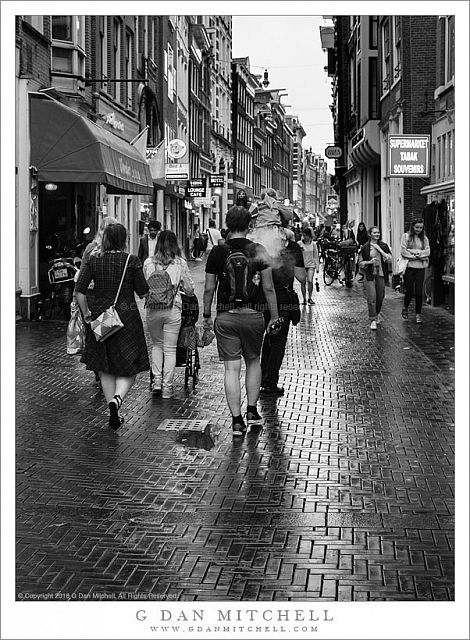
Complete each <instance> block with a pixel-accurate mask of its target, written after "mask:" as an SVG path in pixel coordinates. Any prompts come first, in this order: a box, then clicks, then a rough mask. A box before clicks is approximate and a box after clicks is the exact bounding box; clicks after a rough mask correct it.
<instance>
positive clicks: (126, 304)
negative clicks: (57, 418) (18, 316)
mask: <svg viewBox="0 0 470 640" xmlns="http://www.w3.org/2000/svg"><path fill="white" fill-rule="evenodd" d="M126 243H127V231H126V229H125V227H123V225H122V224H113V225H109V226H107V227H106V229H105V230H104V233H103V242H102V250H101V252H100V253H99V254H98V255H92V256H91V257H90V260H89V261H88V262H87V263H86V264H85V266H82V268H81V269H80V276H79V278H78V281H77V284H76V288H75V291H76V293H77V301H78V304H79V305H80V309H81V311H82V313H83V318H84V321H85V323H86V324H87V334H86V344H85V350H84V352H83V356H82V359H81V362H83V363H84V364H86V368H87V369H91V370H93V371H98V372H99V376H100V380H101V385H102V387H103V393H104V396H105V398H106V402H107V403H108V408H109V426H110V427H111V428H112V429H118V428H119V427H120V425H121V424H122V423H123V421H124V420H123V418H122V417H121V416H120V415H119V409H120V407H121V405H122V402H123V400H124V398H125V397H126V395H127V393H128V392H129V389H130V388H131V387H132V385H133V383H134V381H135V377H136V375H137V373H139V372H141V371H148V370H149V369H150V363H149V358H148V352H147V344H146V341H145V336H144V328H143V325H142V319H141V317H140V312H139V309H138V307H137V302H136V298H135V294H137V295H138V296H139V297H140V298H143V297H144V296H145V295H146V294H147V293H148V290H149V288H148V285H147V282H146V281H145V278H144V274H143V271H142V263H141V262H140V260H139V258H138V257H137V256H134V255H131V256H130V258H129V263H128V265H127V269H126V273H125V276H124V280H123V283H122V288H121V292H120V294H119V298H118V301H117V304H116V310H117V312H118V314H119V317H120V318H121V321H122V322H123V324H124V326H123V327H122V329H120V330H119V331H117V332H116V333H115V334H113V335H112V336H110V337H109V338H108V339H107V340H105V341H104V342H97V341H96V339H95V336H94V334H93V331H92V330H91V327H90V322H91V321H92V320H95V318H97V317H98V316H99V315H100V314H101V313H103V311H106V309H107V308H108V307H110V306H111V305H112V304H113V302H114V298H115V296H116V293H117V290H118V288H119V282H120V280H121V277H122V273H123V270H124V267H125V264H126V260H127V256H128V254H127V253H126V252H125V249H126ZM91 280H93V281H94V283H95V287H94V300H93V303H92V305H91V309H90V308H89V307H88V303H87V298H86V292H87V289H88V285H89V283H90V282H91Z"/></svg>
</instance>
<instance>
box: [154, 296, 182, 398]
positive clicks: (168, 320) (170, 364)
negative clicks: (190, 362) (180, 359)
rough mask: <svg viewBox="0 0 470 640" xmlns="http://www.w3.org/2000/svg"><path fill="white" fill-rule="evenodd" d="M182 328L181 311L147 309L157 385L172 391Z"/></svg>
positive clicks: (174, 309)
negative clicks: (177, 347) (177, 345)
mask: <svg viewBox="0 0 470 640" xmlns="http://www.w3.org/2000/svg"><path fill="white" fill-rule="evenodd" d="M180 326H181V311H180V310H179V309H177V308H175V307H172V308H171V309H147V328H148V330H149V333H150V337H151V338H152V343H153V346H152V373H153V375H154V376H155V384H156V385H157V386H160V385H161V384H162V383H163V388H167V389H171V387H172V386H173V378H174V375H175V367H176V344H177V342H178V335H179V330H180Z"/></svg>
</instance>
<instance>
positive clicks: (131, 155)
mask: <svg viewBox="0 0 470 640" xmlns="http://www.w3.org/2000/svg"><path fill="white" fill-rule="evenodd" d="M30 125H31V165H32V166H34V167H35V168H36V169H37V172H38V180H40V181H43V182H96V183H100V184H105V185H107V186H108V191H109V192H110V193H113V192H114V193H136V194H144V195H151V194H152V193H153V183H152V176H151V175H150V169H149V166H148V164H147V162H146V161H145V160H144V158H142V156H141V155H140V153H139V152H138V151H137V149H135V148H134V147H133V146H132V145H130V144H129V143H128V142H126V141H125V140H122V139H121V138H119V137H118V136H115V135H114V134H113V133H111V132H110V131H106V130H105V129H103V128H102V127H99V126H98V125H96V124H94V122H92V121H91V120H88V119H87V118H85V117H83V116H81V115H80V114H78V113H76V112H75V111H73V110H72V109H69V108H68V107H66V106H64V105H62V104H60V103H59V102H57V101H55V100H52V99H50V98H48V97H47V96H43V95H42V94H34V93H30Z"/></svg>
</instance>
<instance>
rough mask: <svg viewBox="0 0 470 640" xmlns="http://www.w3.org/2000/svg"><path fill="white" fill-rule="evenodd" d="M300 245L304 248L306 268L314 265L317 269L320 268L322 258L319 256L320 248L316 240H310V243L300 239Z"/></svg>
mask: <svg viewBox="0 0 470 640" xmlns="http://www.w3.org/2000/svg"><path fill="white" fill-rule="evenodd" d="M297 244H298V245H299V247H300V248H301V250H302V255H303V257H304V265H305V268H306V269H309V268H311V267H314V268H316V269H319V268H320V260H319V258H318V249H317V245H316V243H315V241H314V240H312V242H310V244H307V243H304V241H303V240H299V241H298V242H297Z"/></svg>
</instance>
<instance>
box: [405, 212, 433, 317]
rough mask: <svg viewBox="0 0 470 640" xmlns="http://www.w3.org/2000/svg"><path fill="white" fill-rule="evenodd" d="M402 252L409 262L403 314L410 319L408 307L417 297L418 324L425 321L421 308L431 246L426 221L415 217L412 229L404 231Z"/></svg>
mask: <svg viewBox="0 0 470 640" xmlns="http://www.w3.org/2000/svg"><path fill="white" fill-rule="evenodd" d="M400 254H401V257H402V258H404V259H405V260H408V264H407V266H406V269H405V273H404V275H403V280H404V283H405V301H404V305H403V309H402V310H401V315H402V317H403V318H404V319H405V320H408V307H409V305H410V302H411V299H412V297H413V295H414V297H415V310H416V324H421V323H422V322H423V320H422V318H421V308H422V306H423V285H424V272H425V270H426V267H428V266H429V256H430V254H431V248H430V246H429V240H428V239H427V237H426V236H425V235H424V222H423V221H422V220H418V219H413V220H412V221H411V223H410V230H409V231H408V233H404V234H403V236H402V238H401V244H400Z"/></svg>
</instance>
